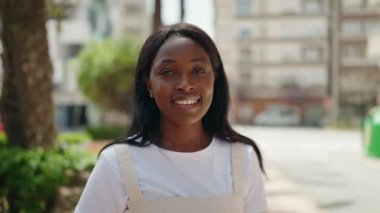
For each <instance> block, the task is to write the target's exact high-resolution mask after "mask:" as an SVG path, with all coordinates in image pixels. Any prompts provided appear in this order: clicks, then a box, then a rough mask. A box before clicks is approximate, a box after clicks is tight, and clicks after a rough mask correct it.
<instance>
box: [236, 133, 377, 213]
mask: <svg viewBox="0 0 380 213" xmlns="http://www.w3.org/2000/svg"><path fill="white" fill-rule="evenodd" d="M238 129H239V131H240V132H242V133H244V134H247V135H249V136H250V137H251V138H253V139H254V140H256V141H257V143H258V145H259V146H260V148H261V150H262V151H263V154H264V158H265V159H266V160H267V163H269V164H270V165H273V166H274V167H275V169H276V170H278V171H280V172H281V175H282V176H283V177H284V178H285V179H286V180H289V181H290V182H291V183H293V184H295V186H296V187H297V188H298V189H300V190H301V191H302V193H304V194H306V196H307V197H309V198H311V199H312V201H313V202H314V203H315V204H316V205H317V206H318V207H319V208H320V209H321V210H323V211H325V212H331V213H357V212H365V213H378V212H380V207H379V201H380V183H379V180H380V159H379V158H372V157H368V156H366V155H365V153H364V151H363V149H362V144H361V134H360V132H359V131H347V130H332V129H308V128H261V127H238Z"/></svg>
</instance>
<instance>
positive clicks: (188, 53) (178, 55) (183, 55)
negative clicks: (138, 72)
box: [154, 36, 210, 63]
mask: <svg viewBox="0 0 380 213" xmlns="http://www.w3.org/2000/svg"><path fill="white" fill-rule="evenodd" d="M192 57H203V58H204V59H205V60H207V61H208V62H209V61H210V59H209V56H208V54H207V53H206V51H205V50H204V49H203V48H202V47H201V46H200V45H199V44H198V43H197V42H195V41H193V40H192V39H190V38H187V37H183V36H172V37H170V38H169V39H168V40H167V41H165V43H164V44H163V45H162V46H161V47H160V49H159V50H158V52H157V54H156V57H155V59H154V63H155V62H158V61H159V60H161V59H162V58H165V59H166V58H170V59H174V60H181V59H183V60H186V59H187V58H192Z"/></svg>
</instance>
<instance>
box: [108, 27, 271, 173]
mask: <svg viewBox="0 0 380 213" xmlns="http://www.w3.org/2000/svg"><path fill="white" fill-rule="evenodd" d="M172 36H182V37H186V38H189V39H191V40H193V41H194V42H196V43H198V44H199V45H200V46H201V47H202V48H203V49H204V50H205V52H206V53H207V54H208V56H209V58H210V61H211V64H212V68H213V71H214V73H215V81H214V82H215V83H214V94H213V100H212V103H211V106H210V108H209V110H208V111H207V113H206V115H205V116H204V117H203V119H202V124H203V128H204V129H205V131H206V132H207V133H208V134H210V135H214V136H216V137H218V138H220V139H223V140H225V141H227V142H231V143H235V142H241V143H244V144H249V145H251V146H252V147H253V149H254V151H255V152H256V154H257V157H258V160H259V165H260V168H261V170H262V171H263V172H264V167H263V162H262V155H261V153H260V150H259V148H258V147H257V145H256V144H255V142H254V141H253V140H251V139H250V138H248V137H246V136H244V135H241V134H239V133H237V132H236V131H235V130H233V129H232V127H231V125H230V124H229V122H228V119H227V117H228V109H229V103H230V94H229V89H228V82H227V78H226V74H225V71H224V68H223V63H222V60H221V57H220V55H219V52H218V50H217V48H216V46H215V44H214V42H213V41H212V39H211V38H210V37H209V36H208V35H207V34H206V33H205V32H204V31H203V30H201V29H200V28H198V27H196V26H194V25H191V24H187V23H179V24H174V25H169V26H164V27H162V28H160V29H159V30H157V31H155V32H154V33H153V34H151V35H150V36H149V37H148V39H147V40H146V41H145V43H144V45H143V47H142V49H141V52H140V56H139V59H138V63H137V67H136V74H135V82H134V83H135V85H134V115H133V116H134V117H133V121H132V125H131V128H130V130H129V132H128V135H127V136H128V137H126V138H121V139H118V140H116V141H114V142H113V143H111V144H109V145H112V144H115V143H128V144H130V145H134V146H141V147H142V146H148V145H149V144H151V143H153V144H156V145H159V144H160V138H161V132H160V111H159V109H158V107H157V105H156V103H155V101H154V99H152V98H151V97H150V95H149V91H148V88H147V86H146V80H147V79H148V77H149V74H150V72H151V67H152V62H153V60H154V58H155V56H156V54H157V52H158V50H159V49H160V47H161V46H162V45H163V44H164V43H165V42H166V41H167V40H168V39H169V38H170V37H172ZM109 145H107V146H106V147H108V146H109ZM103 149H104V148H103ZM103 149H102V150H103Z"/></svg>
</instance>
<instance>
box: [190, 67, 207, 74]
mask: <svg viewBox="0 0 380 213" xmlns="http://www.w3.org/2000/svg"><path fill="white" fill-rule="evenodd" d="M193 73H194V74H195V75H204V74H206V73H207V70H206V69H205V68H203V67H195V68H194V69H193Z"/></svg>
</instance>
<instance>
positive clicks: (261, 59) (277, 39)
mask: <svg viewBox="0 0 380 213" xmlns="http://www.w3.org/2000/svg"><path fill="white" fill-rule="evenodd" d="M215 14H216V17H215V35H216V42H217V45H218V47H219V49H220V52H221V55H222V58H223V62H224V63H225V68H226V72H227V74H228V76H229V80H230V84H231V89H232V92H233V94H232V95H233V99H234V103H236V105H235V106H233V110H234V111H235V114H234V116H235V119H236V120H237V121H240V122H247V123H251V122H253V120H254V117H255V116H256V115H257V114H258V113H259V112H261V111H263V110H264V109H265V108H266V107H268V106H270V105H279V104H281V105H284V104H285V105H292V106H296V107H298V108H299V109H300V110H301V115H302V117H303V123H304V124H307V125H315V124H319V123H320V122H321V117H322V115H323V102H324V99H325V97H326V96H327V89H328V88H327V83H328V63H329V61H328V60H329V49H328V6H327V3H326V1H325V0H286V1H284V0H234V1H230V0H216V1H215Z"/></svg>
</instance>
